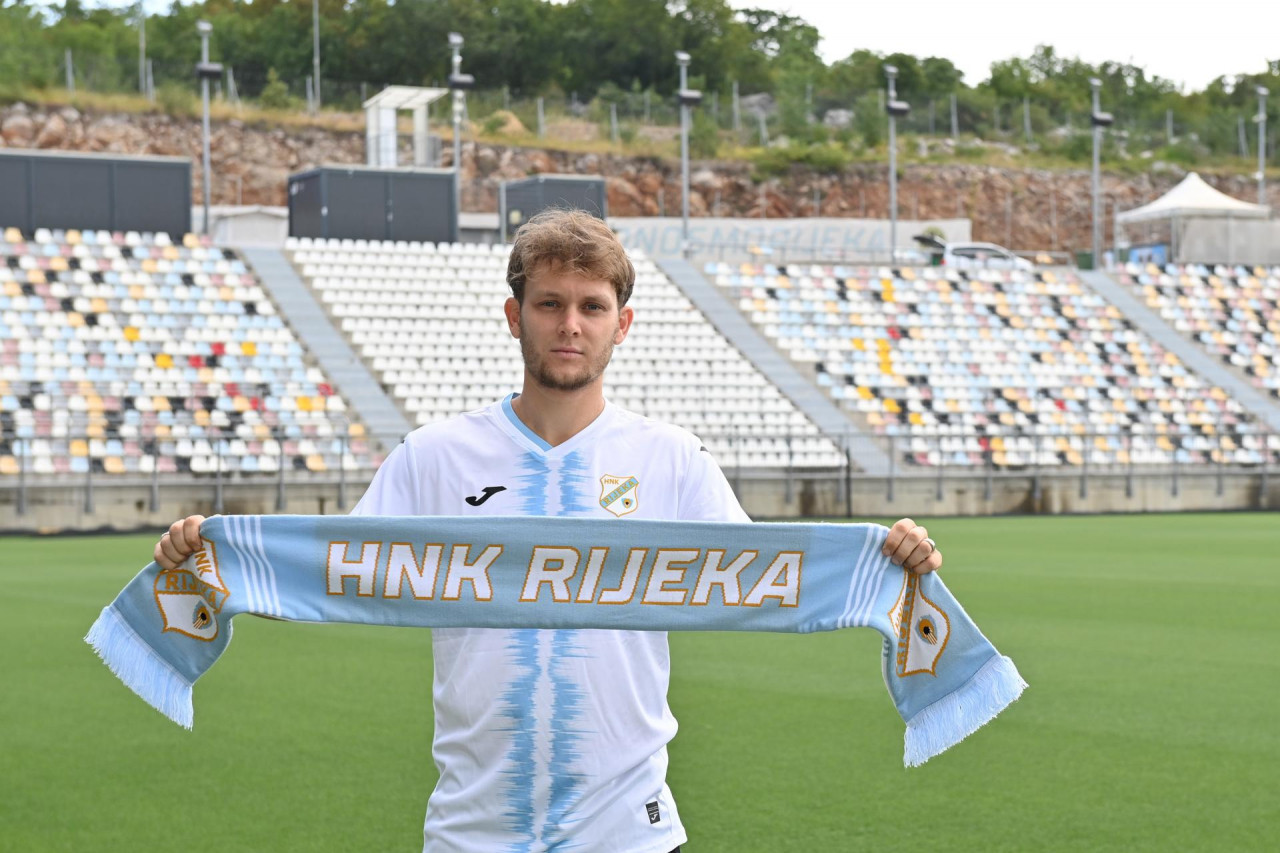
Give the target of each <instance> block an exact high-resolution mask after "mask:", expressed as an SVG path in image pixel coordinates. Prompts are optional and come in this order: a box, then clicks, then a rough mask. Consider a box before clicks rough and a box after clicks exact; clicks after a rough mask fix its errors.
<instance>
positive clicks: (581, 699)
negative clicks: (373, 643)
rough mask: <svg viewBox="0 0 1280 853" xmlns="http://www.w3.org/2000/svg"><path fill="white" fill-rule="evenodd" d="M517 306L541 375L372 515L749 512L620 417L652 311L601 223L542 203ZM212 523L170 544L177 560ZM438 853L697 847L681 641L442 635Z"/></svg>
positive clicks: (698, 466)
mask: <svg viewBox="0 0 1280 853" xmlns="http://www.w3.org/2000/svg"><path fill="white" fill-rule="evenodd" d="M507 282H508V284H509V285H510V287H511V293H512V295H511V297H510V298H509V299H508V300H507V301H506V305H505V308H504V310H505V314H506V320H507V326H508V328H509V329H510V332H511V335H512V336H513V337H515V338H517V339H518V340H519V341H520V350H521V354H522V356H523V359H524V367H525V370H524V385H523V389H522V391H521V393H519V394H512V395H510V396H508V397H507V398H506V399H504V400H502V401H499V402H496V403H494V404H492V405H490V406H488V407H487V408H484V409H479V410H477V411H473V412H468V413H466V414H464V415H461V416H459V417H456V418H453V419H451V420H448V421H444V422H441V423H435V424H429V425H427V426H424V427H421V428H419V429H417V430H415V431H414V432H412V433H410V434H409V435H408V436H407V437H406V438H405V440H404V442H403V443H402V444H401V445H400V446H399V447H398V448H396V450H395V451H394V452H393V453H392V454H391V455H390V456H388V457H387V460H386V462H384V463H383V465H382V467H381V468H380V469H379V470H378V473H377V475H376V476H375V477H374V480H373V483H372V484H371V485H370V486H369V490H368V491H367V492H366V493H365V495H364V497H363V498H362V499H361V500H360V503H359V505H358V506H357V507H356V508H355V510H354V512H355V513H356V514H369V515H492V516H511V515H532V516H579V517H589V518H598V519H601V520H602V523H611V524H625V523H627V520H628V519H636V518H649V519H667V520H683V521H699V520H701V521H731V522H747V521H749V520H750V519H749V518H748V517H747V515H746V513H745V512H743V510H742V508H741V507H740V506H739V504H738V501H737V499H736V498H735V497H734V494H733V491H732V490H731V489H730V487H729V484H728V482H727V481H726V480H725V478H724V475H723V474H722V473H721V472H720V469H719V468H718V467H717V466H716V464H715V462H714V460H713V459H712V458H711V455H710V454H709V453H707V452H706V449H705V448H704V447H703V446H702V445H701V442H699V440H698V439H697V438H695V437H694V436H693V435H691V434H690V433H688V432H685V431H684V430H681V429H678V428H676V427H673V426H669V425H666V424H662V423H657V422H655V421H651V420H648V419H647V418H642V417H640V416H638V415H634V414H631V413H629V412H626V411H623V410H621V409H618V408H617V407H615V406H613V405H611V404H610V403H608V402H607V401H606V400H605V398H604V392H603V382H604V371H605V368H606V366H607V365H608V364H609V359H610V357H611V356H612V354H613V348H614V347H615V346H617V345H619V344H621V343H622V342H623V341H625V340H626V338H627V334H628V332H629V331H630V329H631V324H632V321H633V319H634V312H633V310H632V309H631V308H630V307H628V306H627V301H628V299H629V298H630V296H631V290H632V287H633V285H634V283H635V270H634V268H633V267H632V265H631V262H630V261H629V260H628V258H627V256H626V253H625V251H624V250H623V248H622V246H621V244H620V243H619V242H618V241H617V239H616V238H615V237H614V235H613V234H612V232H610V231H609V229H608V227H607V226H606V225H605V224H604V223H603V222H601V221H600V220H598V219H596V218H594V217H592V216H589V215H586V214H583V213H580V212H572V211H554V212H548V213H543V214H539V215H538V216H535V217H534V218H532V219H530V220H529V222H528V223H527V224H526V225H525V226H524V227H523V228H521V229H520V231H519V233H518V234H517V236H516V241H515V245H514V246H513V247H512V252H511V260H510V263H509V265H508V268H507ZM201 520H202V519H201V517H200V516H193V517H191V518H188V519H185V520H184V521H180V522H177V523H175V524H174V525H173V527H172V528H171V529H170V531H169V533H166V534H165V535H164V537H163V538H162V539H161V541H160V543H159V544H158V545H157V546H156V551H155V557H156V561H157V562H158V563H160V565H161V566H164V567H170V566H173V565H176V564H178V563H180V562H181V561H182V560H183V559H185V557H186V556H187V555H188V554H190V553H191V552H192V551H193V550H194V549H195V548H196V547H197V546H198V545H199V535H198V531H199V523H200V521H201ZM927 536H928V533H927V531H926V530H925V529H924V528H923V527H919V526H917V525H915V524H914V523H913V522H912V521H911V520H910V519H904V520H902V521H900V522H898V524H896V525H895V526H894V528H893V530H892V532H891V533H890V535H889V538H888V540H887V541H886V544H885V552H886V555H889V554H892V556H893V561H894V562H895V563H897V564H898V565H905V566H906V567H907V568H908V569H911V570H914V571H918V572H928V571H933V570H934V569H937V568H938V567H939V566H940V565H941V564H942V555H941V553H939V552H938V551H937V550H936V548H935V547H934V545H933V542H932V540H929V539H927ZM432 650H433V654H434V659H435V678H434V685H433V706H434V712H435V739H434V743H433V746H432V755H433V757H434V759H435V762H436V766H437V768H438V769H439V772H440V779H439V782H438V783H437V785H436V788H435V791H433V792H432V794H431V798H430V800H429V802H428V804H427V817H426V824H425V827H424V836H425V845H424V850H425V851H428V853H431V852H432V851H455V850H458V851H490V850H493V851H497V850H531V851H533V850H546V849H549V848H558V847H559V846H560V845H566V846H568V845H571V846H572V847H573V848H574V849H577V850H584V851H592V852H593V853H668V851H672V850H678V848H679V845H680V844H682V843H683V842H684V841H686V840H687V839H686V835H685V831H684V827H683V825H682V824H681V822H680V815H679V813H678V812H677V810H676V806H675V802H674V800H673V799H672V796H671V792H670V790H669V789H668V788H667V785H666V769H667V750H666V745H667V743H668V741H670V740H671V738H672V737H674V736H675V733H676V721H675V718H674V717H673V716H672V715H671V710H670V709H669V708H668V707H667V684H668V680H669V675H670V667H669V660H668V651H667V637H666V634H665V633H659V632H643V631H636V632H631V631H596V630H578V631H570V630H545V631H543V630H497V629H457V628H453V629H436V630H434V631H433V632H432Z"/></svg>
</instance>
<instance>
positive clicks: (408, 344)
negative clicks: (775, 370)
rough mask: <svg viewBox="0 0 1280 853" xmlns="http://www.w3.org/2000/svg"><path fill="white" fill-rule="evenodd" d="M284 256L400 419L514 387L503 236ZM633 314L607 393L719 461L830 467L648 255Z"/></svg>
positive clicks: (455, 408) (823, 452)
mask: <svg viewBox="0 0 1280 853" xmlns="http://www.w3.org/2000/svg"><path fill="white" fill-rule="evenodd" d="M286 253H287V254H288V255H289V256H290V257H291V259H292V261H293V263H294V265H295V266H296V267H297V269H298V270H299V271H300V272H301V274H302V277H303V279H304V280H305V281H307V282H308V284H309V286H310V287H311V288H312V289H313V291H314V292H315V293H316V295H317V297H318V298H319V299H320V300H321V302H322V304H323V305H324V306H325V309H326V311H327V312H328V313H329V315H330V316H331V317H332V318H333V321H334V323H335V325H338V326H339V327H340V328H341V329H342V331H343V333H344V334H345V335H346V336H347V338H348V339H349V340H350V341H351V344H352V346H353V348H354V349H355V350H356V351H357V352H359V353H360V355H361V357H362V358H363V359H364V361H365V362H366V363H367V364H368V365H369V367H370V369H371V370H372V371H373V373H374V375H375V376H377V377H378V378H379V381H380V382H381V383H382V384H383V385H384V386H385V387H386V388H387V390H388V392H389V393H390V394H392V396H393V397H394V399H395V400H396V401H397V403H398V405H400V406H401V407H402V408H403V410H404V411H405V413H406V414H407V415H408V417H409V418H410V420H411V421H413V422H415V423H418V424H425V423H430V422H432V421H436V420H440V419H443V418H446V417H449V416H451V415H454V414H457V413H460V412H463V411H467V410H469V409H473V408H476V407H478V406H482V405H485V404H487V403H489V402H491V401H493V400H494V399H498V398H500V397H502V396H504V395H506V394H508V393H510V392H511V391H512V390H514V389H515V388H517V387H518V385H519V381H520V377H521V375H522V367H521V360H520V352H519V345H518V344H517V342H516V341H514V340H513V339H512V338H511V336H510V334H509V333H508V331H507V328H506V324H505V322H504V320H503V318H502V313H501V306H502V303H503V301H504V300H505V299H506V297H507V296H508V295H509V291H508V289H507V285H506V278H505V275H506V266H507V257H508V249H507V247H505V246H501V245H498V246H488V245H473V244H461V243H440V244H438V245H437V244H431V243H405V242H396V243H382V242H378V241H364V240H322V239H310V238H305V237H303V238H291V239H290V240H289V241H288V243H287V244H286ZM633 261H634V262H635V266H636V273H637V279H636V288H635V294H634V296H633V297H632V301H631V303H630V304H631V305H633V306H634V307H635V309H636V314H637V318H638V320H637V323H636V325H635V326H634V327H633V330H632V333H631V335H630V337H628V339H627V341H626V343H625V344H623V345H622V346H621V347H619V348H618V349H617V350H616V352H615V355H614V363H613V365H614V366H613V367H612V368H611V370H610V373H609V376H608V379H607V383H608V384H607V386H606V389H605V393H606V395H607V396H608V397H609V398H610V399H611V400H613V401H615V402H617V403H618V404H619V405H621V406H623V407H624V408H627V409H630V410H632V411H635V412H637V413H639V414H643V415H647V416H651V417H654V418H658V419H661V420H664V421H668V422H671V423H675V424H678V425H680V426H682V427H685V428H687V429H689V430H691V431H693V432H694V433H696V434H698V435H699V436H700V437H701V438H702V439H703V440H704V442H705V443H706V445H707V447H708V449H709V450H711V451H712V452H713V453H715V454H716V455H717V457H718V458H719V459H720V460H721V463H722V464H726V465H742V466H745V467H763V468H782V467H787V466H790V467H795V468H806V467H836V466H839V465H841V464H843V462H844V456H843V454H842V453H841V452H840V451H839V450H838V449H837V447H836V446H835V444H833V442H832V441H831V440H830V439H829V438H827V437H826V436H824V435H823V434H822V433H821V431H820V430H819V429H818V428H817V427H816V426H815V425H814V424H813V423H812V422H811V421H810V420H809V419H807V418H806V417H805V416H804V415H803V414H802V413H801V412H800V411H799V410H797V409H796V407H795V406H794V405H793V404H792V403H791V401H789V400H788V399H787V398H786V397H785V396H783V395H782V394H781V393H780V392H779V391H778V389H777V388H776V387H775V386H774V385H772V384H771V383H770V382H769V381H768V380H767V379H765V378H764V377H763V376H762V375H761V374H760V373H759V372H758V371H757V370H756V369H755V368H754V367H753V365H752V364H751V362H750V361H749V360H748V359H746V358H745V357H744V356H743V355H742V354H741V353H740V352H738V351H737V350H736V349H735V348H733V347H732V346H731V345H730V344H729V343H728V341H726V340H725V339H724V338H723V337H722V336H721V335H720V334H719V333H718V332H717V331H716V330H715V329H714V328H713V327H712V326H711V325H710V323H708V322H707V320H706V318H705V317H703V316H702V314H701V313H700V312H698V311H697V310H695V309H694V308H693V307H692V305H691V304H690V303H689V301H688V299H686V298H685V297H684V296H683V295H682V294H681V292H680V290H679V289H678V288H677V287H676V285H675V284H673V283H672V282H671V281H670V280H669V279H668V278H667V277H666V276H665V275H663V274H662V272H661V271H660V270H658V269H657V267H656V266H655V265H654V264H653V263H652V261H650V260H649V259H647V258H645V257H643V256H641V255H639V254H634V255H633Z"/></svg>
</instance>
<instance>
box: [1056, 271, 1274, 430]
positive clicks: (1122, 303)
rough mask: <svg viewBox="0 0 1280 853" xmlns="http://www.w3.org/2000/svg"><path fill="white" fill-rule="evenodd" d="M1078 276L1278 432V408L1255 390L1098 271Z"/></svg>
mask: <svg viewBox="0 0 1280 853" xmlns="http://www.w3.org/2000/svg"><path fill="white" fill-rule="evenodd" d="M1079 276H1080V280H1081V281H1083V282H1084V283H1085V284H1087V285H1088V286H1089V287H1091V288H1093V290H1094V292H1095V293H1097V294H1098V295H1099V296H1101V297H1102V298H1103V299H1105V300H1107V301H1108V302H1110V303H1111V304H1112V305H1114V306H1116V308H1119V309H1120V311H1121V312H1122V313H1123V314H1124V315H1125V317H1127V318H1128V319H1130V320H1132V321H1133V323H1134V325H1135V326H1137V327H1138V328H1139V329H1141V330H1142V331H1143V332H1144V333H1145V334H1147V335H1148V336H1149V337H1151V338H1153V339H1154V340H1156V341H1157V342H1159V344H1160V345H1161V346H1162V347H1164V348H1165V349H1167V350H1169V351H1170V352H1172V353H1175V354H1176V355H1177V356H1178V358H1180V359H1182V363H1183V364H1185V365H1186V366H1187V367H1189V368H1190V369H1192V370H1194V371H1195V372H1196V373H1199V374H1200V375H1201V376H1203V377H1204V378H1205V379H1207V380H1209V381H1210V382H1212V383H1213V384H1215V385H1217V386H1218V387H1219V388H1221V389H1222V390H1224V391H1226V392H1227V393H1228V394H1230V395H1231V396H1232V397H1233V398H1234V399H1235V400H1236V401H1237V402H1239V403H1240V405H1242V406H1244V407H1245V408H1246V409H1248V410H1249V411H1250V413H1252V414H1253V415H1254V416H1256V417H1257V418H1259V419H1260V420H1262V421H1264V422H1265V423H1267V424H1268V425H1269V426H1270V427H1271V429H1273V430H1280V406H1277V405H1275V404H1274V403H1272V402H1270V401H1269V400H1267V398H1266V397H1265V396H1264V395H1263V394H1262V393H1261V392H1259V391H1258V389H1257V388H1255V387H1254V386H1253V385H1251V384H1250V383H1248V382H1246V381H1245V380H1244V379H1243V378H1241V377H1239V376H1237V375H1236V374H1235V372H1234V371H1232V370H1229V369H1228V368H1226V367H1224V366H1223V365H1221V364H1219V363H1218V362H1217V361H1215V360H1214V359H1212V358H1210V357H1209V355H1208V354H1207V353H1205V351H1204V350H1202V349H1201V348H1200V347H1199V346H1198V345H1197V344H1196V343H1195V342H1194V341H1191V340H1188V339H1187V338H1186V337H1184V336H1183V335H1181V334H1179V333H1178V332H1177V330H1175V329H1174V328H1172V327H1171V326H1170V325H1169V324H1168V323H1166V322H1164V320H1163V319H1161V318H1160V316H1159V315H1158V314H1156V313H1155V312H1154V311H1152V310H1151V309H1150V308H1148V307H1147V306H1146V305H1144V304H1142V302H1141V301H1139V300H1138V299H1136V298H1135V297H1134V296H1133V294H1132V293H1131V292H1130V291H1129V290H1128V289H1127V288H1125V287H1124V285H1122V284H1120V283H1119V282H1117V281H1116V280H1115V279H1113V278H1111V276H1109V275H1107V274H1106V273H1104V272H1101V271H1098V270H1094V271H1086V270H1081V271H1080V272H1079Z"/></svg>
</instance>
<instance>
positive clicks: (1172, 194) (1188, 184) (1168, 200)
mask: <svg viewBox="0 0 1280 853" xmlns="http://www.w3.org/2000/svg"><path fill="white" fill-rule="evenodd" d="M1270 213H1271V208H1269V207H1267V206H1266V205H1264V204H1250V203H1249V202H1247V201H1240V200H1239V199H1235V198H1232V197H1231V196H1229V195H1227V194H1226V193H1221V192H1218V191H1217V190H1215V189H1214V188H1213V187H1211V186H1209V185H1208V184H1206V183H1205V182H1204V179H1203V178H1201V177H1200V176H1199V175H1197V174H1196V173H1195V172H1192V173H1191V174H1189V175H1187V176H1186V177H1185V178H1183V179H1182V182H1181V183H1180V184H1178V185H1177V186H1176V187H1174V188H1173V189H1171V190H1169V191H1168V192H1167V193H1165V194H1164V195H1162V196H1160V198H1158V199H1156V200H1155V201H1153V202H1150V203H1149V204H1144V205H1142V206H1141V207H1135V208H1134V209H1132V210H1126V211H1124V212H1123V213H1120V214H1118V215H1117V216H1116V222H1117V223H1119V224H1121V225H1128V224H1132V223H1136V222H1151V221H1154V220H1160V219H1186V218H1189V217H1204V218H1211V219H1219V218H1224V217H1226V218H1232V219H1265V218H1266V217H1267V216H1269V215H1270Z"/></svg>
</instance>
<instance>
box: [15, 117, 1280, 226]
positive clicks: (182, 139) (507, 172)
mask: <svg viewBox="0 0 1280 853" xmlns="http://www.w3.org/2000/svg"><path fill="white" fill-rule="evenodd" d="M212 129H213V138H212V143H211V152H212V162H213V172H214V181H213V190H212V196H213V199H212V200H213V202H214V203H215V204H236V203H243V204H268V205H283V204H284V203H285V189H286V182H287V178H288V175H289V174H290V173H292V172H297V171H301V170H304V169H309V168H312V167H315V166H317V165H320V164H338V163H351V164H361V163H363V162H364V160H365V140H364V135H363V133H352V132H345V133H343V132H334V131H329V130H325V129H321V128H317V127H301V128H289V129H282V128H270V127H259V126H253V125H249V124H246V123H245V122H241V121H219V122H215V123H214V124H213V128H212ZM0 146H3V147H9V148H43V149H63V150H71V151H95V152H108V153H120V154H161V155H171V156H180V157H190V158H191V159H192V161H193V170H192V182H193V186H192V198H193V199H194V200H195V201H196V202H197V203H198V202H199V201H200V198H201V196H200V193H201V175H200V168H201V167H200V156H201V155H200V122H199V121H198V120H196V119H188V118H175V117H170V116H164V115H157V114H142V115H134V114H123V113H104V114H90V113H81V112H78V111H77V110H75V109H72V108H70V107H64V108H51V109H43V108H40V107H30V106H27V105H24V104H14V105H11V106H8V107H4V108H0ZM444 157H445V163H444V165H446V166H448V165H451V163H450V160H451V159H452V149H451V147H449V146H448V145H446V146H445V152H444ZM408 159H409V153H408V151H407V150H405V151H402V153H401V161H402V162H407V161H408ZM462 170H463V180H464V185H463V209H464V210H469V211H494V210H496V209H497V198H498V185H499V184H500V183H501V182H502V181H505V180H509V179H512V178H522V177H526V176H528V175H531V174H538V173H544V172H571V173H575V174H591V175H601V176H603V177H604V178H605V179H606V180H607V182H608V191H609V212H610V213H611V214H613V215H617V216H655V215H659V214H662V213H666V214H667V215H679V212H680V166H679V163H678V162H677V161H664V160H658V159H653V158H632V157H622V156H615V155H610V154H579V153H572V152H565V151H556V150H543V149H534V148H520V147H510V146H502V145H491V144H485V143H480V144H476V143H470V142H468V143H465V144H464V145H463V156H462ZM886 174H887V173H886V168H885V167H884V166H883V165H879V164H875V165H859V166H854V167H851V168H850V169H848V170H846V171H844V172H842V173H840V174H836V175H830V174H818V173H816V172H813V171H810V170H807V169H800V168H797V169H795V170H793V171H792V172H791V173H790V174H789V175H787V176H785V177H781V178H775V179H770V180H766V181H764V182H763V183H762V182H758V181H756V180H754V179H753V175H752V170H751V167H750V166H749V165H747V164H744V163H740V162H722V161H715V162H710V161H708V162H695V163H694V166H693V174H692V176H691V184H692V192H691V194H690V198H689V207H690V212H691V214H692V215H693V216H707V215H719V216H742V217H758V216H762V215H763V216H768V217H771V218H777V217H798V216H812V215H814V214H815V212H820V213H821V215H823V216H838V217H863V216H865V217H872V218H880V217H884V216H887V210H888V183H887V178H886ZM1183 174H1184V172H1183V171H1182V170H1181V169H1178V168H1175V167H1171V166H1167V165H1163V164H1154V165H1153V168H1152V169H1151V170H1150V171H1148V172H1147V173H1144V174H1142V175H1139V176H1122V175H1104V176H1103V190H1104V193H1105V195H1106V198H1107V204H1106V208H1107V215H1108V217H1110V213H1111V210H1112V205H1113V204H1115V205H1118V207H1119V209H1120V210H1124V209H1126V208H1129V207H1133V206H1136V205H1138V204H1143V203H1145V202H1147V201H1150V200H1151V199H1153V198H1155V197H1157V196H1158V195H1160V194H1161V193H1163V192H1165V191H1167V190H1168V189H1169V188H1170V187H1172V186H1173V185H1174V184H1176V183H1177V182H1178V181H1179V180H1180V179H1181V178H1182V176H1183ZM1204 177H1205V178H1206V180H1208V181H1209V182H1210V183H1212V184H1213V185H1214V186H1216V187H1217V188H1218V189H1220V190H1222V191H1224V192H1226V193H1228V194H1230V195H1233V196H1235V197H1237V198H1242V199H1247V200H1250V201H1252V200H1253V199H1254V197H1255V195H1254V194H1255V189H1254V186H1255V185H1254V183H1253V180H1252V178H1250V177H1249V176H1247V175H1212V174H1206V175H1205V176H1204ZM1089 199H1090V180H1089V172H1088V170H1087V169H1086V170H1075V171H1064V172H1050V171H1045V170H1035V169H999V168H994V167H989V166H974V165H963V164H955V165H928V166H925V165H913V166H907V167H905V168H904V169H903V170H902V173H901V175H900V179H899V182H898V204H899V215H900V217H902V218H903V219H916V218H920V219H931V218H951V217H967V218H970V219H972V220H973V236H974V239H978V240H990V241H993V242H997V243H1002V244H1006V245H1010V246H1012V247H1014V248H1018V249H1031V248H1035V249H1058V250H1070V249H1078V248H1081V247H1086V246H1088V245H1089V243H1090V235H1089ZM815 202H816V206H815ZM1271 203H1272V204H1273V205H1276V206H1280V187H1273V188H1272V196H1271ZM1107 228H1108V234H1109V228H1110V224H1109V219H1108V226H1107Z"/></svg>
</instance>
